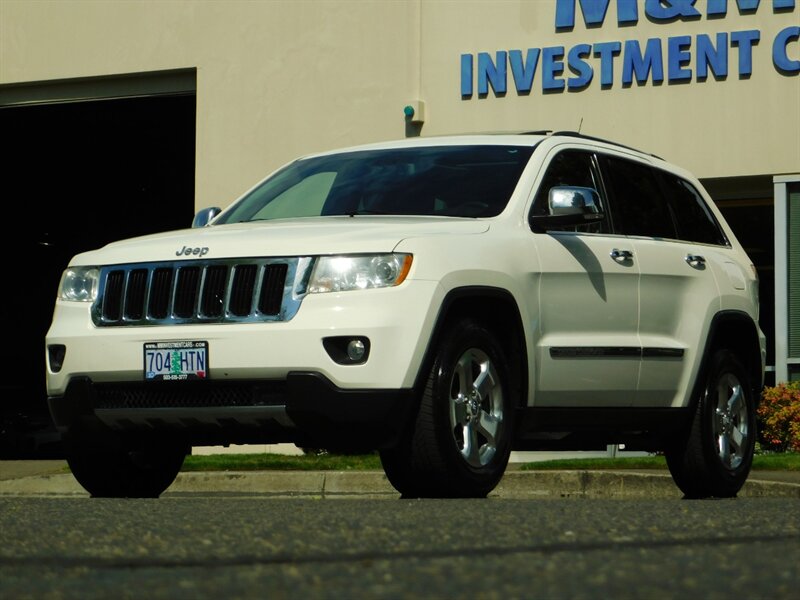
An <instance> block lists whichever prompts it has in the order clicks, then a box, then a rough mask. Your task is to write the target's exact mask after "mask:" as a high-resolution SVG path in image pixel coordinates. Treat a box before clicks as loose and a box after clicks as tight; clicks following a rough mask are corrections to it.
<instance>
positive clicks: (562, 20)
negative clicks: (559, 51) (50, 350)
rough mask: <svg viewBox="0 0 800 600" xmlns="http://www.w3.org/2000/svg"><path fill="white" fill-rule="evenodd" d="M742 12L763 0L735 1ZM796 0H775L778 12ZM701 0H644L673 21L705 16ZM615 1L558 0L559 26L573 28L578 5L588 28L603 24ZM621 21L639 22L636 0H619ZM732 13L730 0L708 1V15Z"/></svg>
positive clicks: (654, 13) (654, 14)
mask: <svg viewBox="0 0 800 600" xmlns="http://www.w3.org/2000/svg"><path fill="white" fill-rule="evenodd" d="M731 2H735V3H736V7H737V8H738V10H739V12H740V13H742V14H752V13H755V12H756V11H757V10H758V6H759V4H760V0H731ZM795 2H796V0H772V9H773V10H775V11H782V10H793V9H794V7H795ZM696 3H697V0H644V12H645V14H646V15H647V16H648V17H649V18H650V19H652V20H653V21H655V22H657V23H669V22H672V21H675V20H676V19H681V20H692V19H698V18H700V17H701V16H702V14H701V13H700V11H699V10H697V8H695V4H696ZM609 4H611V0H556V19H555V22H556V29H557V30H570V29H573V28H574V27H575V8H576V5H577V6H579V7H580V12H581V14H582V15H583V21H584V23H586V26H587V27H595V26H597V27H600V26H602V25H603V23H604V22H605V19H606V13H607V12H608V6H609ZM615 4H616V6H617V24H619V25H628V24H632V23H634V24H635V23H638V22H639V8H638V5H637V3H636V0H616V3H615ZM727 14H728V0H707V2H706V16H709V17H720V16H723V17H724V16H725V15H727Z"/></svg>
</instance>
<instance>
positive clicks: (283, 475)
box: [0, 460, 800, 499]
mask: <svg viewBox="0 0 800 600" xmlns="http://www.w3.org/2000/svg"><path fill="white" fill-rule="evenodd" d="M31 495H32V496H68V497H80V496H88V494H87V493H86V491H85V490H84V489H83V488H82V487H81V486H80V485H79V484H78V483H77V481H75V479H74V477H73V476H72V474H71V473H70V472H69V468H68V467H67V464H66V462H64V461H61V460H18V461H14V460H12V461H0V496H31ZM164 495H165V496H177V495H247V496H270V497H296V496H307V497H317V498H346V497H354V496H356V497H373V498H397V497H399V495H398V493H397V491H396V490H395V489H394V488H393V487H392V486H391V484H390V483H389V481H388V480H387V479H386V476H385V475H384V474H383V472H382V471H202V472H184V473H180V474H179V475H178V477H177V479H176V480H175V482H174V483H173V484H172V485H171V486H170V487H169V489H168V490H167V491H166V492H165V493H164ZM739 496H740V497H782V498H787V497H788V498H798V499H800V472H792V471H754V472H752V473H751V474H750V477H749V478H748V481H747V483H745V485H744V487H743V488H742V490H741V492H740V493H739ZM490 497H495V498H569V497H578V498H624V499H631V498H680V497H681V493H680V491H679V490H678V488H677V487H676V486H675V484H674V483H673V481H672V478H671V477H670V475H669V473H668V472H667V471H665V470H638V471H637V470H619V471H609V470H563V471H536V470H533V471H530V470H522V469H521V468H520V465H519V464H518V463H511V464H510V465H509V469H508V470H507V472H506V474H505V476H504V477H503V479H502V481H501V482H500V484H499V485H498V486H497V488H495V490H494V491H493V492H492V493H491V494H490Z"/></svg>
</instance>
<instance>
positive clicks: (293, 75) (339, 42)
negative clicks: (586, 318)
mask: <svg viewBox="0 0 800 600" xmlns="http://www.w3.org/2000/svg"><path fill="white" fill-rule="evenodd" d="M640 4H643V0H642V2H640ZM704 4H705V3H704V2H703V0H699V1H698V2H697V5H698V7H702V5H704ZM729 4H735V0H730V1H729ZM798 15H800V8H798V7H797V6H796V7H795V9H794V12H791V13H786V12H783V13H779V14H775V13H773V11H772V6H771V1H770V0H762V6H761V7H760V8H759V10H758V12H757V14H755V15H746V16H742V15H739V14H738V12H737V11H736V10H735V8H734V7H729V15H728V16H727V17H726V18H724V19H715V20H709V19H707V18H705V17H704V18H701V19H699V20H696V21H691V22H677V23H671V24H668V25H657V24H653V23H650V22H648V21H647V19H645V18H644V17H643V16H642V18H641V19H640V22H639V24H638V25H637V26H635V27H625V28H619V27H618V26H617V23H616V18H615V17H616V12H615V0H611V7H610V8H609V13H608V15H607V18H606V22H605V24H604V26H603V27H602V28H594V29H588V30H587V29H586V27H585V26H584V25H583V22H582V19H581V18H580V16H579V17H578V23H577V25H576V27H575V29H574V30H573V31H571V32H568V33H556V31H555V27H554V2H551V1H550V0H527V1H525V0H522V1H513V0H507V1H503V0H497V1H489V0H476V1H469V0H460V1H458V2H456V1H446V0H421V1H418V0H361V1H359V0H350V1H335V0H316V1H303V0H294V1H284V0H261V1H259V0H254V1H247V2H242V1H238V0H229V1H213V0H198V1H195V0H184V1H178V0H175V1H147V0H136V1H129V0H118V1H85V0H84V1H73V0H61V1H55V2H49V1H30V0H21V1H18V0H0V85H2V84H18V83H24V82H35V81H45V80H51V79H66V78H76V77H89V76H98V75H117V74H123V73H138V72H150V71H160V70H168V69H180V68H196V70H197V163H196V166H197V176H196V178H197V186H196V189H197V192H196V194H197V199H196V205H197V207H198V208H200V207H204V206H210V205H225V204H227V203H228V202H230V201H232V200H233V199H234V198H235V197H236V196H238V195H239V194H240V193H242V192H243V191H244V190H245V189H246V188H248V187H249V186H250V185H252V184H254V183H255V182H256V181H257V180H258V179H260V178H261V177H262V176H264V175H265V174H266V173H267V172H268V171H269V170H272V169H274V168H276V167H278V166H280V165H281V164H282V163H283V162H285V161H286V160H289V159H290V158H292V157H294V156H296V155H298V154H304V153H307V152H312V151H316V150H322V149H328V148H334V147H337V146H342V145H349V144H355V143H361V142H368V141H377V140H384V139H391V138H398V137H402V136H403V135H404V134H405V124H404V121H403V113H402V110H403V107H404V106H405V104H406V103H407V102H408V101H410V100H413V99H417V98H419V99H422V100H423V101H424V102H425V106H426V122H425V125H424V127H423V129H422V134H423V135H436V134H443V133H453V132H467V131H490V130H520V129H542V128H545V129H573V130H574V129H577V128H578V126H579V124H580V123H581V119H582V120H583V124H582V131H583V132H584V133H587V134H590V135H596V136H601V137H609V138H612V139H616V140H618V141H620V142H622V143H625V144H629V145H633V146H637V147H641V148H642V149H645V150H648V151H651V152H654V153H656V154H659V155H662V156H664V157H665V158H668V159H670V160H672V161H674V162H677V163H679V164H681V165H683V166H686V167H688V168H690V169H692V170H693V171H695V172H696V173H697V174H698V175H700V176H701V177H727V176H738V175H756V174H780V173H791V172H798V171H800V77H798V76H784V75H781V74H779V73H777V72H776V70H775V69H774V67H773V65H772V58H771V57H772V39H773V38H774V36H775V34H776V33H777V32H778V31H779V30H781V29H783V28H785V27H787V26H790V25H794V24H797V23H798V22H800V17H799V16H798ZM744 29H758V30H760V31H761V42H760V43H759V44H758V45H757V46H756V47H755V50H754V54H753V75H752V77H750V78H749V79H743V80H740V79H739V77H738V76H737V74H736V61H737V57H738V54H737V52H736V50H734V49H731V50H730V53H729V63H730V65H729V68H730V74H729V76H728V78H727V79H726V80H725V81H714V80H713V78H709V80H708V81H706V82H697V81H692V82H691V83H689V84H685V85H668V84H667V83H666V82H665V83H664V84H663V85H660V86H653V85H652V83H647V84H646V85H644V86H639V85H638V84H636V83H634V84H633V85H632V86H631V87H630V88H627V89H625V88H623V87H622V86H621V85H620V84H619V83H618V82H619V76H620V70H621V66H620V64H619V63H617V64H615V80H616V81H615V85H614V86H612V88H611V89H608V90H603V89H600V85H599V76H598V75H597V74H596V76H595V81H594V82H593V83H592V84H591V85H590V86H589V87H588V88H587V89H585V90H583V91H580V92H577V93H571V92H570V93H568V92H564V93H557V94H543V93H542V92H541V87H540V83H539V82H540V78H539V73H537V76H536V78H535V80H534V89H533V92H532V93H531V94H530V95H528V96H519V95H517V94H516V93H515V91H514V90H513V82H512V81H511V79H510V77H509V84H510V86H511V89H510V91H509V93H508V94H507V95H506V96H505V97H503V98H498V97H495V96H494V95H493V94H492V93H491V92H490V94H489V95H488V97H486V98H478V97H477V95H475V96H473V97H472V98H471V99H462V97H461V94H460V66H459V57H460V55H461V54H462V53H473V54H475V53H477V52H490V53H492V54H493V53H494V52H496V51H497V50H511V49H520V50H522V51H523V53H524V52H525V50H526V49H527V48H530V47H544V46H552V45H563V46H565V47H567V48H569V47H571V46H573V45H575V44H577V43H593V42H597V41H620V40H622V41H624V40H627V39H638V40H641V41H644V40H646V39H647V38H648V37H659V38H662V39H666V38H667V37H668V36H673V35H681V34H688V35H695V34H697V33H705V34H713V33H716V32H717V31H726V32H731V31H738V30H744ZM790 58H793V59H794V60H800V44H798V43H796V42H795V43H793V44H792V45H790ZM590 62H592V61H591V60H590ZM566 75H567V76H569V73H567V74H566Z"/></svg>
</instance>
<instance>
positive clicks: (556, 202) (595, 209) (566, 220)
mask: <svg viewBox="0 0 800 600" xmlns="http://www.w3.org/2000/svg"><path fill="white" fill-rule="evenodd" d="M604 218H605V215H604V214H603V212H602V211H601V210H600V196H599V195H598V193H597V191H595V190H594V189H592V188H586V187H577V186H559V187H554V188H550V194H549V197H548V202H547V214H546V215H531V217H530V225H531V228H532V229H533V230H534V231H537V232H542V231H546V230H547V229H548V228H549V227H574V226H576V225H586V224H587V223H594V222H597V221H600V220H602V219H604Z"/></svg>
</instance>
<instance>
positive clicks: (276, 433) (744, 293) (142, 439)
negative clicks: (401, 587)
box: [46, 132, 765, 497]
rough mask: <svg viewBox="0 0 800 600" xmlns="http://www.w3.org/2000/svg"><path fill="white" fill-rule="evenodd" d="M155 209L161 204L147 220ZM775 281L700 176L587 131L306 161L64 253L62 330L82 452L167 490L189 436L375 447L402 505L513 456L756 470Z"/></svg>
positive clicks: (414, 145) (133, 480)
mask: <svg viewBox="0 0 800 600" xmlns="http://www.w3.org/2000/svg"><path fill="white" fill-rule="evenodd" d="M154 218H157V216H156V215H154ZM757 288H758V281H757V277H756V273H755V270H754V268H753V266H752V264H751V262H750V260H749V259H748V257H747V255H746V254H745V251H744V250H743V249H742V247H741V246H740V245H739V243H738V242H737V240H736V238H735V236H734V234H733V232H732V231H731V229H730V228H729V227H728V225H727V224H726V223H725V221H724V219H723V217H722V216H721V214H720V212H719V211H718V210H717V208H716V207H715V206H714V204H713V203H712V202H711V201H710V199H709V197H708V195H707V193H706V192H705V191H704V190H703V188H702V186H701V184H700V183H699V182H698V181H697V179H695V178H694V177H693V176H692V175H691V174H689V173H687V172H686V171H684V170H682V169H679V168H676V167H674V166H672V165H671V164H669V163H667V162H665V161H663V160H661V159H660V158H657V157H655V156H652V155H648V154H645V153H642V152H639V151H636V150H633V149H630V148H627V147H624V146H621V145H619V144H614V143H610V142H606V141H603V140H599V139H595V138H591V137H587V136H583V135H579V134H576V133H571V132H557V133H553V132H535V133H526V134H515V135H510V134H503V135H475V136H452V137H438V138H416V139H408V140H403V141H397V142H391V143H382V144H373V145H367V146H361V147H357V148H348V149H343V150H339V151H335V152H327V153H324V154H318V155H314V156H307V157H304V158H300V159H298V160H296V161H294V162H292V163H290V164H288V165H286V166H284V167H283V168H281V169H280V170H278V171H276V172H275V173H273V174H271V175H270V176H268V177H267V178H266V179H264V180H263V181H262V182H260V183H259V184H258V185H256V186H255V187H253V188H252V189H251V190H249V191H248V192H247V193H245V194H244V195H243V196H242V197H241V198H240V199H238V200H237V201H236V202H234V203H232V204H231V205H230V206H229V207H228V208H227V209H225V210H223V211H221V212H220V211H219V209H206V210H203V211H201V212H199V213H198V215H197V217H196V218H195V223H194V227H193V228H191V229H186V230H182V231H175V232H169V233H163V234H157V235H150V236H146V237H141V238H136V239H131V240H126V241H121V242H117V243H113V244H110V245H108V246H106V247H104V248H101V249H99V250H96V251H92V252H86V253H83V254H80V255H78V256H76V257H74V258H73V260H72V261H71V263H70V266H69V267H68V269H67V270H66V271H65V273H64V275H63V278H62V281H61V284H60V288H59V297H58V300H57V303H56V308H55V312H54V316H53V322H52V325H51V328H50V330H49V332H48V335H47V339H46V356H47V391H48V398H49V406H50V411H51V415H52V417H53V420H54V421H55V423H56V425H57V426H58V427H59V429H60V430H61V432H62V434H63V437H64V440H65V443H66V444H65V445H66V448H67V453H68V462H69V465H70V467H71V469H72V472H73V473H74V475H75V477H76V478H77V480H78V481H79V482H80V483H81V484H82V485H83V487H84V488H85V489H86V490H88V491H89V492H90V493H91V494H92V495H93V496H112V497H117V496H129V497H140V496H145V497H148V496H149V497H154V496H158V495H160V494H161V493H162V492H163V491H164V490H165V489H166V488H167V487H168V486H169V485H170V484H171V483H172V482H173V480H174V479H175V477H176V476H177V473H178V472H179V470H180V468H181V465H182V463H183V460H184V457H185V455H186V453H187V452H188V451H189V449H190V448H191V446H199V445H216V444H233V443H235V444H243V443H278V442H294V443H295V444H297V445H299V446H301V447H314V448H328V449H331V450H337V449H343V450H344V449H346V450H350V451H352V450H378V451H379V452H380V457H381V461H382V464H383V467H384V469H385V472H386V475H387V476H388V479H389V481H390V482H391V483H392V485H393V486H394V487H395V488H396V489H397V490H398V491H399V492H400V493H401V494H402V495H403V496H404V497H420V496H435V497H480V496H486V495H487V494H488V493H489V492H490V491H491V490H492V489H493V488H494V487H495V486H496V484H497V483H498V481H499V480H500V478H501V477H502V476H503V473H504V470H505V468H506V465H507V462H508V458H509V453H510V452H511V451H512V450H534V449H605V448H606V445H608V444H617V443H624V444H625V445H626V447H627V448H629V449H641V450H648V451H654V452H655V451H658V452H661V451H663V452H664V453H665V455H666V458H667V461H668V464H669V468H670V470H671V473H672V475H673V477H674V480H675V482H676V484H677V485H678V487H679V488H680V489H681V490H682V491H683V493H684V494H685V495H686V496H687V497H704V496H735V495H736V493H737V492H738V490H739V489H740V488H741V486H742V485H743V484H744V482H745V480H746V478H747V476H748V473H749V470H750V466H751V462H752V457H753V450H754V443H755V438H756V418H755V408H756V403H757V401H758V398H759V392H760V390H761V386H762V382H763V372H764V358H765V340H764V336H763V334H762V332H761V331H760V329H759V327H758V293H757Z"/></svg>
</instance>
